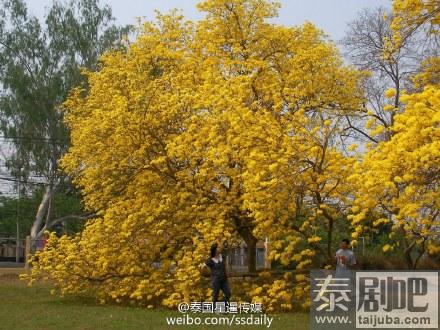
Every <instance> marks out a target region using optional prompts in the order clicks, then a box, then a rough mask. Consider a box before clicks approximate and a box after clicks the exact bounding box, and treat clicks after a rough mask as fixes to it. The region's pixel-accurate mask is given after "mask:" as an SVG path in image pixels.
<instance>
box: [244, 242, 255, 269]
mask: <svg viewBox="0 0 440 330" xmlns="http://www.w3.org/2000/svg"><path fill="white" fill-rule="evenodd" d="M245 242H246V246H247V253H248V272H249V273H255V272H256V271H257V251H256V247H257V239H256V238H255V237H254V236H253V235H252V237H250V238H249V239H248V240H245Z"/></svg>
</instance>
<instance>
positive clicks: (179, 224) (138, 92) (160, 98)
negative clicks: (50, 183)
mask: <svg viewBox="0 0 440 330" xmlns="http://www.w3.org/2000/svg"><path fill="white" fill-rule="evenodd" d="M199 8H200V9H201V10H203V11H205V12H207V15H206V17H205V18H204V19H203V20H201V21H200V22H198V23H197V24H195V23H191V22H186V21H184V20H183V17H181V16H179V15H178V14H177V13H176V12H172V13H171V14H169V15H162V14H158V17H157V21H156V22H155V23H149V22H147V23H144V24H143V25H142V26H141V27H140V30H139V35H138V37H137V40H136V41H135V42H133V43H131V44H130V45H129V46H128V47H127V49H126V50H124V51H117V52H111V53H107V54H106V55H104V56H103V57H102V59H101V69H100V70H99V71H98V72H85V75H86V76H87V79H88V85H87V88H86V87H83V88H77V89H75V90H74V91H72V93H71V96H70V98H69V100H68V101H67V102H66V103H65V120H66V123H67V125H68V126H69V128H70V129H71V132H72V133H71V140H72V146H71V148H70V149H69V152H68V153H67V154H66V155H65V157H64V158H63V159H62V164H61V165H62V167H63V169H64V170H65V171H66V172H67V173H68V174H69V175H70V176H71V177H72V180H73V182H74V183H75V184H76V185H77V186H78V187H79V188H81V190H82V192H83V196H84V202H85V205H86V208H87V209H88V210H90V211H93V212H95V213H96V214H97V215H98V216H97V218H96V219H94V220H93V221H90V222H89V224H88V225H87V227H86V228H85V230H84V231H83V232H82V233H80V234H78V235H76V236H74V237H67V236H63V237H61V238H57V237H56V236H55V235H51V238H50V239H49V243H48V247H47V248H46V249H45V250H44V251H43V252H41V253H39V254H38V261H37V260H34V263H33V268H32V274H31V276H30V279H31V282H32V281H34V280H36V279H38V278H40V277H43V278H44V277H46V276H49V277H51V278H52V279H53V280H54V283H55V285H56V286H57V287H58V288H59V289H60V291H61V292H62V293H74V292H81V291H85V290H94V292H96V294H97V295H98V296H99V297H100V299H102V300H103V301H107V300H115V301H117V302H123V301H134V302H138V303H140V304H144V305H147V306H155V305H160V304H162V305H165V306H175V305H176V304H177V303H179V302H181V301H183V300H185V301H194V300H198V301H200V300H203V299H209V295H210V289H209V288H208V283H207V282H206V281H203V279H202V278H201V275H200V273H199V271H198V267H199V264H200V263H202V262H203V261H204V260H205V259H206V257H207V251H208V248H209V245H210V244H211V243H212V242H213V241H216V240H223V241H227V242H232V241H237V240H239V239H243V240H244V241H245V242H246V244H247V246H248V250H249V251H250V253H249V258H248V259H249V265H248V266H249V270H250V271H254V270H255V248H254V247H255V244H256V242H257V239H259V238H264V237H269V238H270V240H271V242H272V246H273V252H272V254H271V256H270V258H271V259H272V260H280V261H281V263H282V264H283V265H285V266H291V267H293V268H296V269H299V270H301V269H306V268H307V267H309V265H310V264H311V263H312V262H313V260H315V256H316V255H317V254H320V252H319V251H323V252H324V253H325V255H326V256H327V257H330V254H331V252H330V248H331V243H332V233H333V230H334V229H333V228H334V227H333V226H334V223H335V222H336V221H338V219H339V217H341V216H342V215H343V212H344V210H345V209H346V207H347V203H349V200H348V199H347V195H348V192H349V191H350V186H349V183H348V182H347V180H346V177H347V176H348V173H349V171H350V167H351V164H352V163H353V159H352V158H350V157H347V156H345V155H344V154H343V153H342V152H341V148H340V147H341V146H340V145H338V143H337V137H338V134H340V118H343V117H344V116H347V115H351V114H352V113H353V112H355V111H357V109H359V108H360V106H361V103H362V93H361V90H360V88H359V86H360V81H361V79H362V75H361V74H360V73H358V72H357V71H356V70H354V69H352V68H350V67H345V66H344V65H343V63H342V60H341V58H340V56H339V53H338V52H337V50H336V47H335V46H334V45H333V44H332V43H330V42H329V41H327V40H326V38H325V37H324V35H323V33H322V32H321V31H319V30H318V29H317V28H316V27H314V26H313V25H312V24H310V23H307V24H305V25H303V26H301V27H291V28H288V27H283V26H278V25H274V24H270V23H268V19H270V18H272V17H274V16H275V15H276V13H277V8H278V4H277V3H273V2H270V1H261V0H207V1H203V2H202V3H200V5H199ZM271 196H272V197H273V198H272V197H271ZM321 226H324V227H325V229H324V233H325V239H326V241H327V246H326V247H325V248H324V249H323V248H322V247H321V244H320V240H321V239H322V237H321V236H324V235H321V234H317V231H318V230H319V229H320V227H321ZM320 235H321V236H320ZM317 252H318V253H317ZM305 280H306V279H305V278H304V277H301V276H299V277H295V281H297V282H299V283H304V282H305ZM294 296H295V297H296V298H297V299H296V300H297V301H301V302H304V300H306V297H307V296H308V291H307V286H306V285H301V286H298V287H296V288H294V287H293V277H292V274H290V275H289V274H287V275H285V276H282V278H277V279H276V280H274V278H273V277H272V276H271V275H270V274H268V273H267V272H266V273H264V274H262V276H260V277H259V280H258V281H257V284H255V285H249V286H247V287H246V290H245V292H243V293H242V296H240V297H239V298H240V299H245V298H249V299H252V300H257V299H259V298H260V297H265V299H266V300H265V303H266V304H267V306H268V308H269V309H270V310H280V309H281V310H291V309H292V308H293V297H294Z"/></svg>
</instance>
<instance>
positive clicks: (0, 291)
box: [0, 269, 309, 330]
mask: <svg viewBox="0 0 440 330" xmlns="http://www.w3.org/2000/svg"><path fill="white" fill-rule="evenodd" d="M0 297H1V300H0V303H1V308H0V329H5V330H14V329H20V330H27V329H45V330H46V329H57V330H58V329H62V330H67V329H81V330H86V329H90V330H95V329H106V330H107V329H159V330H160V329H173V328H175V329H211V328H214V329H225V328H229V329H264V328H266V327H264V326H252V327H251V326H244V325H240V326H232V327H226V326H202V325H199V326H189V325H175V326H170V325H167V323H166V317H167V316H181V314H180V313H178V312H173V311H169V310H145V309H141V308H134V307H122V306H114V305H110V306H102V305H99V304H97V303H96V302H95V300H94V299H92V298H86V297H75V296H74V297H71V296H70V297H64V298H60V297H57V296H52V295H51V294H50V288H49V287H48V286H47V285H45V284H39V285H37V286H34V287H31V288H29V287H27V286H26V284H25V283H23V282H22V281H19V280H18V279H17V275H16V273H15V274H14V271H5V270H2V269H0ZM192 315H193V316H199V315H200V314H197V315H196V314H192ZM214 315H216V316H218V315H217V314H214ZM222 316H224V315H222ZM238 316H239V315H238ZM242 316H243V315H242ZM229 317H231V316H229ZM270 317H274V320H273V322H272V325H271V327H270V329H301V330H303V329H308V327H309V325H308V315H307V314H280V315H270Z"/></svg>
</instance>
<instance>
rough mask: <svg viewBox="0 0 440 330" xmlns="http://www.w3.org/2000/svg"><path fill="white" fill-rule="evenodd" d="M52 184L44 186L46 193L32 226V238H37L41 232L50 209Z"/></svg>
mask: <svg viewBox="0 0 440 330" xmlns="http://www.w3.org/2000/svg"><path fill="white" fill-rule="evenodd" d="M52 193H53V190H52V185H51V184H48V185H46V186H45V187H44V194H43V198H42V200H41V203H40V205H39V206H38V210H37V214H36V215H35V220H34V223H33V224H32V228H31V239H32V240H34V239H37V238H38V234H39V229H40V227H41V225H42V223H43V219H44V216H45V214H46V211H47V209H48V206H49V203H50V200H51V199H52Z"/></svg>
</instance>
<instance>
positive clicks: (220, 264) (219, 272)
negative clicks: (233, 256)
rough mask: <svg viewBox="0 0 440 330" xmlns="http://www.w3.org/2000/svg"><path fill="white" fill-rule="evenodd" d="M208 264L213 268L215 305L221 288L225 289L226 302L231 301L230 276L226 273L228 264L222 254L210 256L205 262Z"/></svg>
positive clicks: (212, 280)
mask: <svg viewBox="0 0 440 330" xmlns="http://www.w3.org/2000/svg"><path fill="white" fill-rule="evenodd" d="M205 264H206V266H208V267H209V268H210V269H211V282H212V289H213V302H214V305H215V303H216V302H217V300H218V295H219V293H220V290H222V291H223V295H224V296H225V300H224V301H225V303H227V302H229V298H230V296H231V290H230V289H229V284H228V277H227V274H226V266H225V263H224V261H223V258H222V256H221V255H220V257H219V258H218V259H217V258H214V257H213V258H210V259H208V260H207V261H206V262H205Z"/></svg>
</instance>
